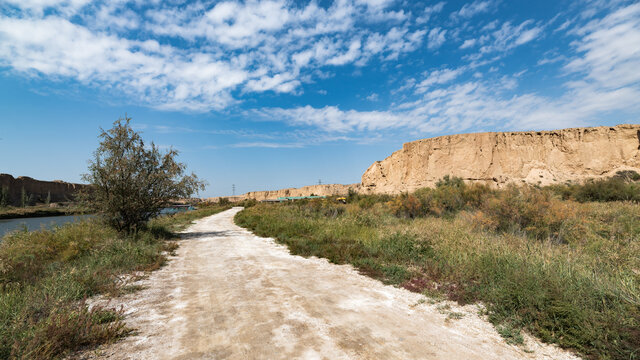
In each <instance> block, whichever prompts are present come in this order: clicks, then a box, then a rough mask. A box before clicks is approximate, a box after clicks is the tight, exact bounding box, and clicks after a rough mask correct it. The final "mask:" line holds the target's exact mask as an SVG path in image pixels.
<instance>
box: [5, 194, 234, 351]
mask: <svg viewBox="0 0 640 360" xmlns="http://www.w3.org/2000/svg"><path fill="white" fill-rule="evenodd" d="M228 208H229V206H228V205H217V204H211V205H208V206H202V207H200V208H199V209H198V210H194V211H190V212H184V213H179V214H175V215H170V216H162V217H159V218H156V219H154V220H152V221H150V222H149V224H148V226H147V227H146V228H145V229H144V230H141V231H138V232H137V233H134V234H124V233H119V232H117V231H116V230H114V229H113V228H111V227H109V226H107V225H105V224H104V223H103V222H101V221H100V220H99V219H93V220H87V221H82V222H78V223H72V224H67V225H64V226H61V227H58V228H55V229H53V230H50V231H49V230H41V231H32V232H27V231H19V232H13V233H10V234H7V235H6V236H4V237H3V238H2V242H1V243H0V358H2V359H8V358H15V359H51V358H60V357H62V356H64V355H66V354H69V352H71V351H73V350H77V349H81V348H83V347H87V346H94V345H98V344H101V343H105V342H111V341H114V340H116V339H118V338H119V337H121V336H124V335H126V334H128V333H129V332H130V331H131V330H132V329H128V328H126V327H125V325H124V323H123V321H122V316H121V314H120V313H119V312H118V310H117V309H109V308H100V307H93V308H89V307H87V304H86V303H85V300H86V299H87V298H88V297H91V296H94V295H97V294H107V295H109V296H117V295H119V294H123V293H126V292H130V291H135V290H137V289H138V288H137V287H135V286H133V285H132V283H133V282H134V281H135V280H137V279H139V278H140V276H144V274H145V273H146V272H148V271H152V270H155V269H158V268H159V267H161V266H162V265H163V264H164V263H165V262H166V260H167V255H168V254H171V253H172V252H173V251H174V250H175V249H176V248H177V247H178V244H179V242H178V241H177V240H178V239H177V238H176V237H175V235H174V233H175V231H177V230H180V229H182V228H184V227H185V226H186V225H187V224H189V223H190V222H191V221H193V220H195V219H197V218H200V217H204V216H208V215H212V214H215V213H217V212H220V211H223V210H226V209H228Z"/></svg>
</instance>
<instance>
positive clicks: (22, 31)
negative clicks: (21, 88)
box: [0, 0, 426, 111]
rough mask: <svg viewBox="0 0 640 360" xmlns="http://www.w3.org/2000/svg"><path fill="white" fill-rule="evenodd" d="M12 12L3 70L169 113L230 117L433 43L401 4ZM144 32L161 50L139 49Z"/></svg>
mask: <svg viewBox="0 0 640 360" xmlns="http://www.w3.org/2000/svg"><path fill="white" fill-rule="evenodd" d="M5 2H7V3H8V4H9V5H8V6H10V7H11V10H10V11H8V12H5V13H0V64H2V65H4V66H7V67H9V68H11V69H13V70H14V71H17V72H20V73H28V74H30V75H37V76H43V77H44V76H46V77H48V78H52V79H61V80H65V79H74V80H77V81H79V82H81V83H83V84H86V85H90V86H95V87H97V88H100V89H109V92H111V93H112V92H113V89H114V88H115V89H117V90H119V91H121V93H122V94H124V95H126V96H128V97H131V98H132V99H137V100H139V101H141V102H143V103H145V104H147V105H151V106H154V107H158V108H163V109H178V110H179V109H183V110H194V111H208V110H211V109H218V110H219V109H223V108H225V107H228V106H229V105H231V104H234V103H236V102H237V99H235V98H234V95H232V93H236V94H237V93H240V94H244V93H246V92H265V91H273V92H276V93H300V91H301V90H300V87H301V86H302V84H303V83H305V82H311V81H313V76H315V74H326V72H323V71H321V69H322V68H323V67H327V66H344V65H348V64H356V65H359V66H362V65H365V64H366V63H367V62H369V61H370V60H371V59H372V58H373V57H379V59H380V60H381V61H390V60H394V59H397V58H398V57H399V56H400V55H401V54H404V53H407V52H411V51H414V50H415V49H417V48H418V47H419V46H420V44H421V43H422V41H423V38H424V37H425V36H426V30H424V29H413V30H410V24H409V23H408V22H407V21H408V19H409V17H408V16H407V14H405V13H404V12H403V11H394V10H390V9H389V8H390V6H391V5H392V4H394V3H395V0H338V1H335V2H334V3H332V4H331V5H330V6H329V7H321V6H319V5H318V4H317V3H316V2H315V1H312V2H309V3H307V4H306V5H297V4H294V3H292V2H290V1H287V0H264V1H257V0H247V1H236V0H228V1H223V2H218V3H215V4H208V3H204V2H199V1H198V2H194V3H190V4H181V3H176V2H152V3H151V4H149V3H144V4H143V2H142V1H138V0H111V1H104V2H99V1H98V2H90V1H89V0H57V1H56V0H5ZM132 8H135V9H137V10H138V11H137V12H134V11H132V10H131V9H132ZM141 9H144V11H141ZM374 28H375V31H374V30H373V29H374ZM131 30H134V32H133V33H132V32H131ZM136 32H140V33H141V34H143V36H141V38H149V36H150V37H151V39H150V40H146V41H141V40H134V39H137V38H139V37H138V36H136V35H137V33H136ZM156 39H157V40H156ZM167 39H171V41H168V40H167ZM175 40H177V41H175ZM318 76H320V75H318ZM238 90H240V91H239V92H238Z"/></svg>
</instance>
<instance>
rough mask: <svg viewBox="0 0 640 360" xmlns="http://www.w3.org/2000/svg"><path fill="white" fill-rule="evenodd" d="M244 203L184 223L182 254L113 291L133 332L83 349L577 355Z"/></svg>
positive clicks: (129, 355) (281, 354)
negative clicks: (342, 258) (501, 331)
mask: <svg viewBox="0 0 640 360" xmlns="http://www.w3.org/2000/svg"><path fill="white" fill-rule="evenodd" d="M239 210H240V209H239V208H234V209H232V210H229V211H226V212H223V213H220V214H217V215H213V216H210V217H207V218H204V219H201V220H199V221H197V222H196V224H195V225H193V226H191V227H190V228H189V229H188V231H187V233H186V234H185V239H184V240H183V241H182V242H181V244H180V248H179V249H178V251H177V256H176V257H173V258H172V259H171V261H170V262H169V264H168V265H167V266H165V267H164V268H162V269H160V270H158V271H156V272H154V273H152V274H151V275H150V277H149V278H148V279H146V280H143V281H142V282H141V284H142V285H143V286H146V287H147V288H146V289H145V290H142V291H140V292H137V293H135V294H131V295H127V296H124V297H122V298H119V299H117V300H116V303H117V305H120V304H121V305H122V306H123V307H124V310H125V312H126V314H127V322H128V323H129V325H130V326H132V327H134V328H136V329H138V333H137V334H136V335H134V336H130V337H128V338H125V339H124V340H123V341H121V342H118V343H116V344H113V345H110V346H106V347H103V348H101V349H98V350H95V351H93V352H92V353H91V354H85V356H84V357H89V358H94V357H99V358H110V359H292V358H302V359H522V358H526V359H530V358H531V359H538V358H540V359H551V358H553V359H556V358H563V359H570V358H573V357H572V356H571V355H568V354H566V353H564V352H562V351H559V350H558V349H555V348H553V347H550V346H541V345H539V344H537V343H534V342H530V343H529V344H528V345H527V347H528V348H529V349H530V350H529V351H531V350H533V352H525V351H524V350H522V349H521V348H519V347H515V346H511V345H507V344H506V343H505V342H504V341H503V340H502V339H501V338H500V336H499V335H498V334H497V333H496V332H495V330H494V329H493V327H492V326H491V325H490V324H488V323H487V322H485V321H483V320H481V319H480V318H479V317H478V316H477V315H476V311H475V308H474V307H466V308H462V309H461V308H455V307H454V308H453V310H455V311H461V312H463V313H465V316H464V317H463V318H462V319H459V320H455V319H449V320H448V319H447V314H446V313H442V312H443V311H442V304H440V305H438V304H431V305H430V304H429V303H428V302H425V303H421V304H418V302H419V300H420V299H421V298H422V296H421V295H419V294H414V293H411V292H408V291H406V290H404V289H398V288H394V287H391V286H385V285H383V284H382V283H380V282H378V281H375V280H373V279H370V278H367V277H365V276H362V275H359V274H358V273H357V272H355V271H354V270H353V269H352V268H351V267H350V266H337V265H332V264H329V263H328V262H327V261H325V260H321V259H316V258H311V259H305V258H302V257H299V256H292V255H290V254H289V252H288V251H287V249H286V248H285V247H283V246H280V245H277V244H275V243H274V242H273V240H271V239H265V238H259V237H256V236H254V235H252V234H251V233H250V232H248V231H246V230H244V229H242V228H240V227H238V226H236V225H235V224H234V223H233V216H234V215H235V214H236V213H237V212H238V211H239ZM111 304H113V301H112V302H111ZM438 306H439V308H438ZM438 309H440V311H438Z"/></svg>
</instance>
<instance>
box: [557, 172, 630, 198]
mask: <svg viewBox="0 0 640 360" xmlns="http://www.w3.org/2000/svg"><path fill="white" fill-rule="evenodd" d="M638 179H640V174H638V173H636V172H635V171H631V170H627V171H619V172H617V173H616V175H614V176H613V177H610V178H607V179H589V180H586V181H585V182H584V183H582V184H570V183H569V184H563V185H552V186H549V189H551V190H552V191H554V192H555V193H557V194H559V195H560V196H562V198H563V199H572V200H575V201H579V202H588V201H600V202H608V201H633V202H639V201H640V183H638V182H636V181H637V180H638Z"/></svg>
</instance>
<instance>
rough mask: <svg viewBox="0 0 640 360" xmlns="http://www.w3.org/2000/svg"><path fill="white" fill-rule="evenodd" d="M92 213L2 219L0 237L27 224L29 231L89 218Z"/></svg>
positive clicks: (0, 221) (0, 220)
mask: <svg viewBox="0 0 640 360" xmlns="http://www.w3.org/2000/svg"><path fill="white" fill-rule="evenodd" d="M91 216H92V215H69V216H47V217H33V218H21V219H0V238H1V237H2V236H4V235H5V234H6V233H8V232H10V231H13V230H19V229H21V228H22V227H23V226H26V227H27V229H28V230H29V231H33V230H40V229H41V228H43V227H44V228H45V229H51V228H52V227H53V226H55V225H63V224H66V223H70V222H76V221H80V220H84V219H87V218H89V217H91Z"/></svg>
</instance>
